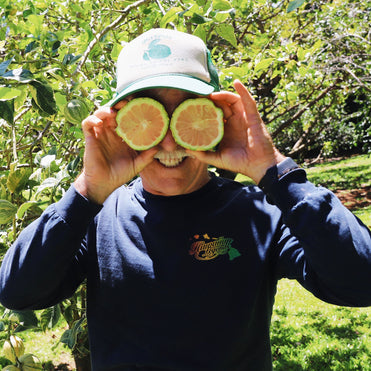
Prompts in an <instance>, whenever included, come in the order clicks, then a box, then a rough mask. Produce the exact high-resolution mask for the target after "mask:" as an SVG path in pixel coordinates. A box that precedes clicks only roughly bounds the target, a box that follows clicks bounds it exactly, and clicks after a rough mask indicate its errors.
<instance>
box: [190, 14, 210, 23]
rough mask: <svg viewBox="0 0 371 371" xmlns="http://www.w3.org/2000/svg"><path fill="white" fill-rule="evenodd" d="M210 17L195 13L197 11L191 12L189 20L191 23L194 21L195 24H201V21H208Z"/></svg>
mask: <svg viewBox="0 0 371 371" xmlns="http://www.w3.org/2000/svg"><path fill="white" fill-rule="evenodd" d="M210 21H211V19H210V18H207V17H204V16H202V15H200V14H197V13H193V15H192V17H191V19H190V22H191V23H195V24H203V23H207V22H210Z"/></svg>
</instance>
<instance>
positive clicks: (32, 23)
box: [26, 14, 44, 37]
mask: <svg viewBox="0 0 371 371" xmlns="http://www.w3.org/2000/svg"><path fill="white" fill-rule="evenodd" d="M43 22H44V16H43V15H37V14H30V15H29V16H28V17H27V21H26V26H27V28H28V30H29V31H30V33H31V34H32V35H34V36H35V37H38V36H40V34H41V30H42V25H43Z"/></svg>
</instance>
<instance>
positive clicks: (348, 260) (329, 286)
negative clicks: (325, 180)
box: [264, 169, 371, 306]
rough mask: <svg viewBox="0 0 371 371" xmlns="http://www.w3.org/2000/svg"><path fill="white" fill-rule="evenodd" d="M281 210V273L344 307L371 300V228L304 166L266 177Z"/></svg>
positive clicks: (278, 253) (270, 196)
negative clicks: (310, 177) (310, 176)
mask: <svg viewBox="0 0 371 371" xmlns="http://www.w3.org/2000/svg"><path fill="white" fill-rule="evenodd" d="M266 184H269V186H268V187H266V188H265V189H264V192H265V193H266V194H267V198H268V199H269V200H270V202H271V203H274V204H275V205H276V206H277V207H278V208H279V209H280V210H281V212H282V217H283V223H284V225H283V226H282V231H281V234H280V236H281V237H280V241H279V243H278V248H277V251H276V259H277V261H278V263H277V278H278V279H279V278H283V277H286V278H295V279H297V280H298V281H299V282H300V283H301V284H302V285H303V286H304V287H305V288H307V289H308V290H309V291H311V292H312V293H313V294H314V295H315V296H317V297H318V298H320V299H322V300H325V301H327V302H329V303H332V304H337V305H343V306H370V305H371V285H370V282H371V233H370V230H369V229H368V228H367V227H366V226H365V225H364V224H363V223H362V222H361V221H360V220H359V219H358V218H357V217H356V216H355V215H353V214H352V213H351V212H350V211H349V210H348V209H347V208H346V207H344V206H343V205H342V204H341V202H340V200H339V199H338V198H337V197H336V196H335V195H334V194H333V193H332V192H330V191H329V190H327V189H325V188H323V187H317V186H315V185H314V184H312V183H311V182H309V181H308V180H307V178H306V174H305V171H304V170H303V169H295V170H292V171H290V172H288V173H287V174H285V175H284V176H283V177H281V178H280V179H278V177H276V180H275V181H270V182H267V183H266Z"/></svg>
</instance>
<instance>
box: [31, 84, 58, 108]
mask: <svg viewBox="0 0 371 371" xmlns="http://www.w3.org/2000/svg"><path fill="white" fill-rule="evenodd" d="M30 85H31V86H30V91H31V95H32V98H33V99H34V100H35V103H36V104H37V106H38V107H39V108H40V109H41V110H42V111H44V112H45V113H46V114H48V115H55V114H56V113H57V111H58V110H57V104H56V102H55V98H54V93H53V89H52V88H51V86H50V85H49V84H46V83H42V82H40V81H37V80H34V81H32V82H30Z"/></svg>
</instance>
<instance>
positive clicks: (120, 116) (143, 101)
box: [116, 97, 170, 151]
mask: <svg viewBox="0 0 371 371" xmlns="http://www.w3.org/2000/svg"><path fill="white" fill-rule="evenodd" d="M140 105H150V106H152V107H153V108H155V109H156V110H157V111H158V113H159V115H160V117H161V119H162V120H163V126H162V129H161V131H160V133H158V134H157V136H156V138H155V139H154V140H153V141H152V142H151V143H150V144H147V145H139V144H135V143H134V142H133V141H132V140H131V139H130V138H129V137H128V135H127V133H126V132H125V130H123V129H122V127H121V126H122V123H121V122H122V121H123V120H125V116H127V115H128V114H129V113H130V111H131V110H132V109H133V107H135V106H140ZM169 121H170V119H169V116H168V114H167V112H166V110H165V107H164V106H163V105H162V104H161V103H160V102H158V101H156V100H154V99H152V98H147V97H143V98H135V99H133V100H131V101H130V102H128V103H127V104H126V105H125V106H124V107H123V108H121V109H120V110H119V111H118V112H117V116H116V122H117V128H116V133H117V135H119V136H120V137H121V138H122V139H123V140H124V141H125V142H126V143H127V144H128V145H129V146H130V147H131V148H133V149H134V150H136V151H144V150H147V149H149V148H152V147H154V146H156V145H157V144H159V143H160V142H161V141H162V140H163V139H164V137H165V135H166V133H167V130H168V128H169ZM130 124H131V123H130V122H125V125H130ZM133 124H134V123H133ZM138 129H140V128H138Z"/></svg>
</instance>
